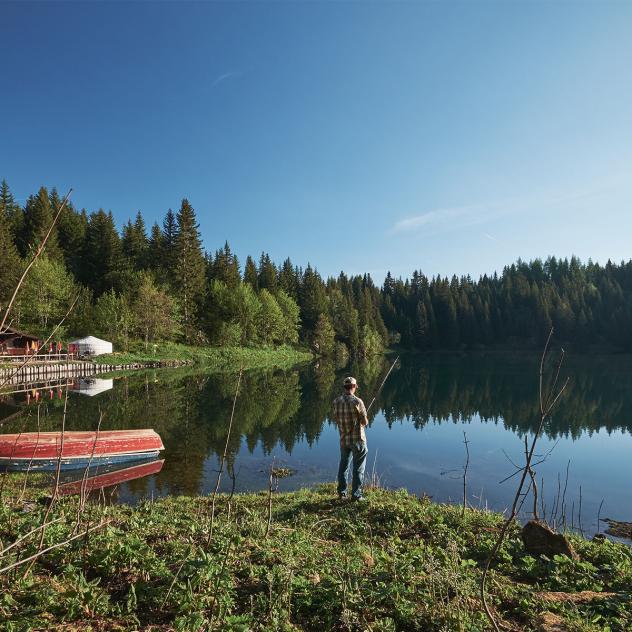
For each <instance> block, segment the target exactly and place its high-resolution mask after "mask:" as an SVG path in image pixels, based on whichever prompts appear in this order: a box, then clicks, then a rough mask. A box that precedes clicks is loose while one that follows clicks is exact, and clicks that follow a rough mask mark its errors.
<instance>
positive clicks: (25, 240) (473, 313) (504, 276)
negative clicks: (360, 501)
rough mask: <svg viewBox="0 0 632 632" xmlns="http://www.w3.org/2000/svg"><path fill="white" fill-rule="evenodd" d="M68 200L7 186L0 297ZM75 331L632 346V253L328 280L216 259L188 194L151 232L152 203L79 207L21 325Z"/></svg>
mask: <svg viewBox="0 0 632 632" xmlns="http://www.w3.org/2000/svg"><path fill="white" fill-rule="evenodd" d="M60 204H61V199H60V196H59V195H58V193H57V191H55V190H54V189H53V190H52V191H50V192H48V191H47V190H46V189H45V188H41V189H40V190H39V192H38V193H37V194H36V195H32V196H30V197H29V198H28V200H27V201H26V204H25V205H24V207H22V206H20V205H18V204H16V203H15V201H14V199H13V196H12V195H11V192H10V190H9V187H8V185H7V184H6V182H4V181H3V183H2V186H1V187H0V222H1V225H2V231H0V302H1V303H2V304H5V302H6V299H7V296H8V295H9V294H10V291H11V289H12V288H13V286H14V284H15V280H16V279H17V277H18V275H19V272H20V270H21V269H22V266H24V261H25V260H26V259H27V258H28V256H29V253H30V251H31V250H32V248H34V247H35V246H36V245H37V244H38V243H39V242H40V241H41V238H42V236H43V235H44V233H45V232H46V230H47V229H48V227H49V226H50V223H51V221H52V218H53V215H54V210H55V209H57V208H58V207H59V205H60ZM77 293H79V295H80V299H79V302H78V305H77V306H76V307H75V309H74V310H73V312H72V314H71V315H70V317H69V320H68V325H67V329H68V330H69V331H71V332H72V333H73V334H77V335H79V334H82V333H96V334H100V335H104V336H107V337H109V338H110V339H113V340H115V341H119V342H123V343H125V341H126V340H128V339H129V338H130V337H136V338H142V339H144V340H145V341H147V342H150V341H155V340H168V339H175V340H183V341H185V342H188V343H196V344H215V345H231V346H232V345H277V344H284V343H285V344H294V343H297V342H301V343H304V344H308V345H310V346H311V347H312V348H313V349H314V350H315V351H317V352H318V353H320V354H322V355H331V356H337V357H338V358H339V359H346V357H347V356H348V355H349V354H352V355H354V356H368V355H373V354H375V353H378V352H380V351H381V350H382V349H383V348H384V346H386V345H401V346H402V347H404V348H409V349H415V350H424V351H425V350H435V349H473V348H477V347H488V346H493V345H512V346H521V347H539V346H541V344H542V342H543V340H544V339H545V337H546V336H547V334H548V332H549V330H550V328H551V326H552V325H554V326H555V328H556V339H557V340H561V341H571V342H572V343H573V344H574V345H576V346H577V347H586V348H587V347H593V346H600V347H607V348H612V349H621V350H627V351H630V350H632V261H628V262H627V263H625V262H622V263H621V264H618V265H617V264H613V263H611V262H608V263H607V264H606V265H604V266H601V265H599V264H595V263H592V262H591V261H589V262H588V263H587V264H583V263H581V262H580V261H579V260H578V259H576V258H574V257H573V258H571V259H570V260H567V259H556V258H555V257H550V258H548V259H547V260H546V261H541V260H535V261H531V262H529V263H526V262H522V261H520V260H519V261H518V262H517V263H515V264H513V265H511V266H508V267H506V268H505V269H504V270H503V271H502V273H501V274H496V273H495V274H493V275H491V276H488V275H483V276H482V277H480V278H479V279H478V280H477V281H474V280H473V279H471V278H470V277H469V276H467V277H460V278H459V277H456V276H453V277H452V278H451V279H448V278H445V277H441V276H436V277H432V278H428V277H426V276H425V275H424V274H422V272H420V271H415V272H414V273H413V275H412V278H410V279H405V280H403V279H395V278H393V277H392V276H391V274H390V273H389V274H387V276H386V279H385V281H384V283H383V285H382V287H379V286H377V285H375V283H374V282H373V280H372V279H371V277H370V275H368V274H367V275H364V276H352V277H349V276H347V275H345V274H344V273H341V274H340V275H339V276H338V277H337V278H329V279H323V278H322V277H321V276H320V275H319V273H318V272H317V270H315V269H314V268H312V267H311V266H310V265H308V266H307V267H306V268H304V269H303V268H301V267H298V266H297V265H295V264H293V263H292V262H291V261H290V260H289V259H286V260H285V261H284V262H283V263H282V264H281V265H277V264H275V263H274V262H273V261H272V260H271V259H270V257H269V255H267V254H265V253H262V254H261V255H260V257H259V258H258V259H257V260H256V261H255V260H254V259H253V258H252V257H250V256H249V257H247V259H246V261H245V262H244V265H243V268H242V266H241V265H240V262H239V261H238V260H237V257H236V256H235V255H234V253H233V252H232V251H231V249H230V246H229V245H228V243H226V244H225V245H224V247H223V248H220V249H219V250H217V251H215V252H214V253H211V252H206V251H205V250H204V249H203V247H202V243H201V239H200V233H199V230H198V224H197V219H196V215H195V211H194V209H193V208H192V206H191V205H190V204H189V202H188V201H187V200H186V199H185V200H183V201H182V204H181V206H180V208H179V210H178V211H177V212H175V213H174V212H173V211H172V210H171V209H170V210H168V211H167V213H166V215H165V217H164V220H163V222H162V224H161V225H159V224H157V223H156V224H154V225H153V226H152V227H151V228H150V229H149V231H147V227H146V225H145V221H144V219H143V216H142V214H141V213H140V211H139V212H138V213H137V214H136V217H135V219H134V221H131V220H130V221H128V222H127V223H126V224H125V225H124V226H123V228H122V231H121V233H120V234H119V232H118V231H117V229H116V226H115V224H114V219H113V217H112V214H111V213H107V212H105V211H104V210H102V209H100V210H98V211H96V212H92V213H88V212H86V211H85V210H81V211H78V210H76V209H74V208H73V206H72V204H69V205H68V208H67V209H65V210H64V211H63V213H62V215H61V217H60V220H59V223H58V225H57V226H56V228H55V230H54V231H53V234H52V235H51V238H50V240H49V242H48V245H47V248H46V256H45V257H43V258H42V260H41V261H40V262H39V263H38V265H37V267H36V269H35V270H34V271H33V273H32V274H30V275H29V277H28V281H27V284H26V287H25V288H24V291H23V292H21V293H20V297H21V298H20V301H19V304H18V305H17V309H16V311H15V313H14V325H15V326H22V327H24V328H26V327H33V328H39V329H41V330H44V329H45V328H46V327H48V326H49V325H50V323H52V322H54V321H56V320H58V319H59V318H61V316H63V314H64V313H65V311H66V310H67V308H68V304H69V302H70V301H71V299H72V297H73V296H75V295H76V294H77Z"/></svg>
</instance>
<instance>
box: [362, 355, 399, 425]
mask: <svg viewBox="0 0 632 632" xmlns="http://www.w3.org/2000/svg"><path fill="white" fill-rule="evenodd" d="M398 360H399V356H397V357H396V358H395V362H393V364H391V368H390V369H389V370H388V373H387V374H386V376H385V377H384V379H383V380H382V383H381V384H380V388H378V389H377V392H376V393H375V397H374V398H373V399H372V400H371V403H370V404H369V407H368V408H367V409H366V413H367V415H368V414H369V411H370V410H371V406H373V404H374V403H375V400H376V399H377V396H378V395H379V394H380V391H381V390H382V387H383V386H384V384H386V380H388V376H389V375H390V374H391V371H392V370H393V369H394V368H395V365H396V364H397V361H398Z"/></svg>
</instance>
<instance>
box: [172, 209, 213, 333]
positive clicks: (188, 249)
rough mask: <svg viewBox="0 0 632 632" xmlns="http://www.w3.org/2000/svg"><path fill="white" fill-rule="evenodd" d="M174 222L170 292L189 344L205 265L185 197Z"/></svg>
mask: <svg viewBox="0 0 632 632" xmlns="http://www.w3.org/2000/svg"><path fill="white" fill-rule="evenodd" d="M176 219H177V225H178V232H177V237H176V241H175V248H174V254H175V268H174V280H175V288H174V289H175V291H176V294H177V296H178V299H179V302H180V306H181V309H182V325H183V329H184V337H185V340H186V341H187V342H192V341H193V340H194V338H195V333H196V330H197V315H198V312H199V310H200V307H201V306H202V305H203V301H204V294H205V291H204V289H205V269H206V262H205V259H204V254H203V252H202V246H201V243H200V233H199V226H198V223H197V220H196V217H195V211H194V210H193V207H192V206H191V205H190V204H189V201H188V200H187V199H186V198H185V199H183V200H182V205H181V206H180V210H179V211H178V215H177V218H176Z"/></svg>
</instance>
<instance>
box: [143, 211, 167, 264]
mask: <svg viewBox="0 0 632 632" xmlns="http://www.w3.org/2000/svg"><path fill="white" fill-rule="evenodd" d="M164 265H165V262H164V237H163V234H162V231H161V230H160V226H158V223H157V222H154V225H153V226H152V227H151V233H150V235H149V242H148V245H147V267H148V268H149V269H150V270H152V271H154V272H158V273H159V274H161V275H162V272H163V271H164Z"/></svg>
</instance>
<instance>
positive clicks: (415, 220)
mask: <svg viewBox="0 0 632 632" xmlns="http://www.w3.org/2000/svg"><path fill="white" fill-rule="evenodd" d="M499 212H500V210H499V209H498V208H494V207H492V206H487V205H482V204H473V205H469V206H457V207H453V208H442V209H434V210H431V211H427V212H426V213H421V214H420V215H413V216H412V217H406V218H405V219H401V220H399V221H398V222H396V223H395V224H394V225H393V226H392V228H391V230H390V231H389V232H390V233H391V234H393V235H394V234H399V233H405V232H411V231H413V232H414V231H418V230H421V229H428V230H431V231H433V232H434V231H437V230H444V229H452V228H463V227H465V226H474V225H476V224H482V223H484V222H487V221H489V220H491V219H492V218H493V217H495V216H497V215H498V214H499Z"/></svg>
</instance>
